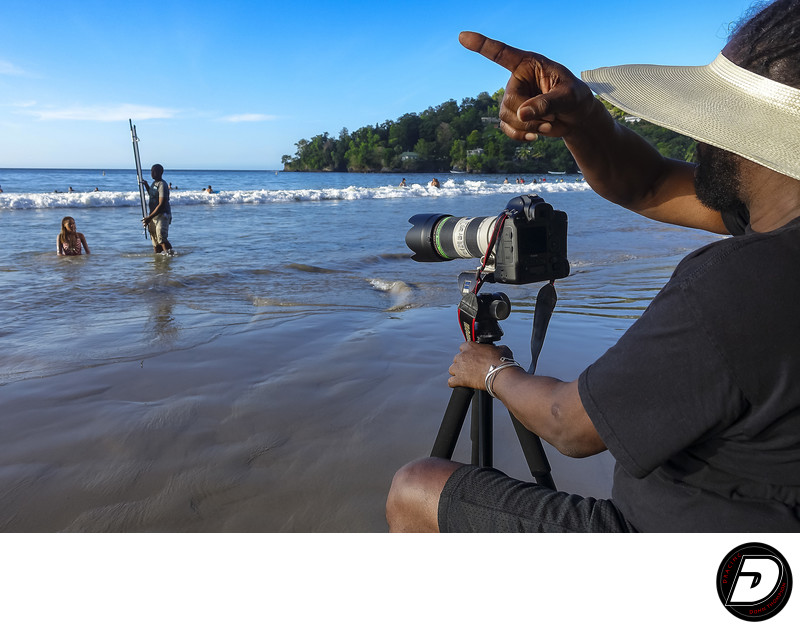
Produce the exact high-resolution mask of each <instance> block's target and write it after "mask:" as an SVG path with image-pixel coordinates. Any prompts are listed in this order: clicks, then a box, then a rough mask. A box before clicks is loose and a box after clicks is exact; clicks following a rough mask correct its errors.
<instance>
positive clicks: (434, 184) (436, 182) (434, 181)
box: [428, 177, 440, 188]
mask: <svg viewBox="0 0 800 629" xmlns="http://www.w3.org/2000/svg"><path fill="white" fill-rule="evenodd" d="M428 185H429V186H431V187H432V188H439V187H440V186H439V180H438V179H437V178H436V177H434V178H433V179H431V182H430V183H429V184H428Z"/></svg>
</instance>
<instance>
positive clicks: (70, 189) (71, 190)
mask: <svg viewBox="0 0 800 629" xmlns="http://www.w3.org/2000/svg"><path fill="white" fill-rule="evenodd" d="M67 192H75V191H74V190H73V189H72V186H70V187H69V190H67Z"/></svg>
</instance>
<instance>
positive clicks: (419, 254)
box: [406, 194, 569, 284]
mask: <svg viewBox="0 0 800 629" xmlns="http://www.w3.org/2000/svg"><path fill="white" fill-rule="evenodd" d="M408 221H409V223H411V225H412V227H411V229H409V230H408V232H407V233H406V245H408V247H409V248H410V249H411V250H412V251H414V255H412V256H411V259H412V260H416V261H417V262H444V261H447V260H455V259H458V258H483V257H485V256H488V259H486V260H484V263H485V270H486V272H487V276H486V281H489V282H500V283H503V284H531V283H534V282H542V281H550V280H556V279H560V278H563V277H566V276H568V275H569V261H568V260H567V214H566V213H565V212H561V211H559V210H554V209H553V206H552V205H550V204H549V203H546V202H545V201H544V199H542V198H541V197H540V196H538V195H530V194H526V195H522V196H519V197H514V198H513V199H511V200H510V201H509V202H508V204H507V205H506V208H505V210H504V211H503V213H502V214H500V216H498V217H477V218H460V217H456V216H452V215H449V214H416V215H414V216H412V217H411V218H410V219H408ZM498 221H500V224H499V229H500V231H499V233H495V232H496V229H497V228H498ZM490 245H493V246H492V248H491V250H490Z"/></svg>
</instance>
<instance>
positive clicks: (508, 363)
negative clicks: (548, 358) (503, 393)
mask: <svg viewBox="0 0 800 629" xmlns="http://www.w3.org/2000/svg"><path fill="white" fill-rule="evenodd" d="M506 367H519V368H520V369H524V367H523V366H522V365H520V364H519V363H518V362H517V361H516V360H514V359H513V358H506V357H505V356H503V357H502V358H501V359H500V364H499V365H492V366H491V367H489V371H487V372H486V378H484V381H483V383H484V385H486V391H487V393H488V394H489V395H491V396H492V397H494V398H496V397H497V396H496V395H495V394H494V391H492V383H493V382H494V377H495V376H496V375H497V372H498V371H502V370H503V369H505V368H506Z"/></svg>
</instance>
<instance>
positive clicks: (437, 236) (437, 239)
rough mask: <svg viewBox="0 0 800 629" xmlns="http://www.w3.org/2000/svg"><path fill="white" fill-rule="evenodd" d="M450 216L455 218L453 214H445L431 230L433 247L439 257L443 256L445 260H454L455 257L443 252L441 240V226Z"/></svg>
mask: <svg viewBox="0 0 800 629" xmlns="http://www.w3.org/2000/svg"><path fill="white" fill-rule="evenodd" d="M451 218H452V219H455V217H453V216H446V217H445V218H443V219H442V220H440V221H439V222H438V223H437V224H436V229H434V230H433V248H434V249H435V250H436V253H437V254H438V255H439V257H440V258H444V259H445V260H455V258H451V257H450V256H448V255H447V254H446V253H445V252H444V249H442V242H441V235H442V228H443V227H444V224H445V223H446V222H447V221H449V220H450V219H451Z"/></svg>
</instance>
